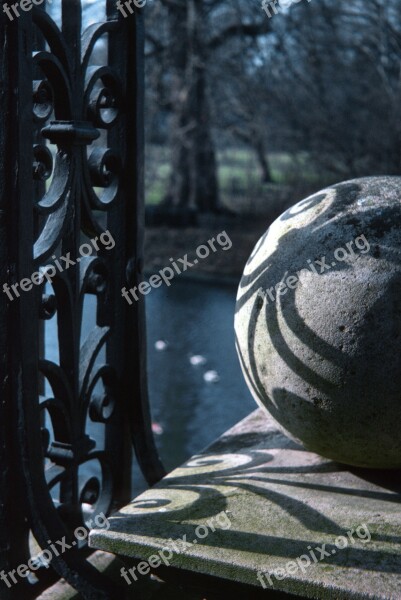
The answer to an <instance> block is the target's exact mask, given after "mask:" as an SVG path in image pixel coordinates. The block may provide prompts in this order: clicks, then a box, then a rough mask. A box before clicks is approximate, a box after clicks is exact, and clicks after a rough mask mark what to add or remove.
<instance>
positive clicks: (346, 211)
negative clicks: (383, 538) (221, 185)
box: [235, 177, 401, 468]
mask: <svg viewBox="0 0 401 600" xmlns="http://www.w3.org/2000/svg"><path fill="white" fill-rule="evenodd" d="M290 277H291V278H292V279H289V278H290ZM280 282H283V283H282V285H281V286H280V285H279V284H280ZM277 286H278V287H277ZM269 290H270V292H269ZM235 330H236V338H237V350H238V353H239V356H240V362H241V366H242V369H243V372H244V375H245V378H246V380H247V383H248V385H249V388H250V389H251V391H252V393H253V395H254V397H255V399H256V401H257V402H258V404H259V405H260V406H262V407H265V408H266V409H267V410H268V411H269V412H270V414H271V415H272V416H273V417H274V419H275V420H276V421H277V422H278V423H279V424H280V425H281V426H282V427H283V429H284V430H285V431H286V432H288V433H289V434H290V435H291V436H292V438H293V439H295V440H300V441H301V442H302V443H303V445H304V446H305V447H306V448H307V449H308V450H311V451H313V452H317V453H319V454H321V455H322V456H325V457H328V458H331V459H333V460H336V461H338V462H342V463H345V464H349V465H356V466H367V467H372V468H399V467H401V435H400V431H401V351H400V350H401V178H399V177H374V178H364V179H356V180H352V181H348V182H345V183H342V184H339V185H336V186H333V187H329V188H327V189H325V190H323V191H322V192H320V193H318V194H315V195H314V196H311V197H309V198H307V199H306V200H303V201H302V202H300V203H298V204H296V205H295V206H294V207H292V208H291V209H289V210H288V211H286V212H285V213H284V214H283V215H281V217H279V219H277V220H276V221H275V222H274V223H273V224H272V225H271V227H270V228H269V229H268V231H267V232H266V234H265V235H264V236H263V237H262V238H261V240H260V241H259V242H258V244H257V245H256V247H255V249H254V251H253V253H252V255H251V257H250V259H249V261H248V263H247V265H246V267H245V271H244V274H243V277H242V280H241V284H240V287H239V291H238V296H237V309H236V316H235Z"/></svg>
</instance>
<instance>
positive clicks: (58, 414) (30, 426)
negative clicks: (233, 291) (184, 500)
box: [0, 0, 163, 599]
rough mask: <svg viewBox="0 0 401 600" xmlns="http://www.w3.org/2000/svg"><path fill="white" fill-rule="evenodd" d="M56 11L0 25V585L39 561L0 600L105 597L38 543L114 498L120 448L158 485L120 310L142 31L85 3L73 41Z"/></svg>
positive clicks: (135, 336) (135, 183) (129, 234)
mask: <svg viewBox="0 0 401 600" xmlns="http://www.w3.org/2000/svg"><path fill="white" fill-rule="evenodd" d="M56 4H59V5H60V18H59V19H57V18H56V19H55V20H54V19H52V18H51V16H50V15H49V14H48V13H47V12H46V10H45V8H44V4H42V5H40V2H39V1H38V0H37V1H36V6H33V7H32V6H31V9H30V10H21V9H19V14H20V16H19V17H17V16H16V14H15V11H14V13H13V12H11V16H12V15H14V18H13V19H12V20H11V18H10V17H9V16H8V15H7V13H6V12H5V11H4V6H5V5H4V4H3V5H2V8H3V10H2V11H0V48H1V50H0V52H1V75H0V81H1V90H0V120H1V131H0V162H1V165H0V369H1V371H0V382H1V403H0V461H1V463H0V464H1V468H0V506H1V509H0V570H4V573H6V574H7V573H9V572H10V571H12V570H13V569H16V568H17V566H18V565H21V564H25V565H26V564H27V563H28V560H29V558H32V556H33V555H35V551H37V545H39V546H40V548H41V549H49V551H51V552H52V560H51V568H50V569H46V568H39V569H36V570H35V571H34V572H31V573H30V574H29V576H28V577H25V576H24V577H22V576H19V575H18V573H16V574H15V575H14V577H16V578H17V580H18V583H17V584H14V583H13V585H12V586H11V587H10V586H9V585H7V584H6V582H5V581H4V580H2V581H0V589H1V590H2V594H1V598H18V599H20V598H22V597H26V598H29V597H35V596H36V595H37V594H38V593H39V591H40V590H42V589H44V588H45V587H46V586H48V585H49V584H50V583H51V581H52V580H54V579H55V578H56V577H59V576H62V577H64V578H65V579H66V580H67V581H68V582H70V583H71V584H72V585H73V586H74V587H75V588H76V589H77V590H78V591H79V592H80V593H81V595H82V597H84V598H111V597H113V595H114V597H115V590H114V591H113V589H112V587H111V584H110V583H109V582H108V581H107V580H106V579H105V578H103V576H101V575H100V574H99V573H98V572H97V571H96V570H95V569H94V568H93V567H91V565H90V564H89V563H88V562H87V560H86V557H87V554H88V551H87V549H86V548H85V547H84V545H83V547H82V548H81V547H78V545H76V546H75V548H71V549H69V550H68V551H66V552H63V553H61V554H60V555H59V556H56V555H55V554H54V552H53V551H52V550H51V543H53V544H54V542H56V540H62V539H63V538H64V536H66V540H67V541H69V542H71V541H72V534H71V532H72V531H73V530H74V528H76V527H77V526H82V525H85V523H86V524H87V523H88V521H89V519H90V518H91V517H93V516H94V515H97V514H99V513H101V512H104V513H106V514H108V513H109V512H110V511H111V510H113V509H114V508H116V507H118V506H120V505H122V504H123V503H125V502H127V501H128V500H129V499H130V474H131V447H132V446H131V441H133V444H134V446H135V450H136V455H137V458H138V462H139V463H140V466H141V468H142V470H143V472H144V474H145V477H146V478H147V480H148V482H149V483H154V482H155V481H157V480H158V479H159V478H160V477H161V476H162V475H163V469H162V466H161V464H160V462H159V459H158V457H157V453H156V450H155V446H154V442H153V437H152V433H151V427H150V418H149V411H148V401H147V390H146V373H145V366H146V365H145V330H144V314H143V305H142V304H141V303H136V304H134V305H132V306H129V305H128V304H127V303H126V302H125V301H124V300H123V299H122V297H121V288H122V287H123V286H126V285H129V286H132V285H135V284H137V283H138V282H139V281H140V279H141V270H142V265H143V257H142V241H143V225H142V217H143V199H142V186H143V148H142V144H143V136H142V127H143V123H142V116H143V105H142V93H143V79H142V78H143V65H142V60H143V28H142V16H141V14H140V11H137V10H136V12H135V13H134V14H132V15H130V14H128V16H127V17H126V18H125V17H124V16H123V15H122V14H120V13H119V11H118V10H117V8H116V3H115V1H114V0H107V2H106V1H104V2H103V1H102V0H96V4H97V5H98V6H99V10H102V11H103V13H104V19H103V20H102V22H100V23H94V24H92V25H90V26H89V27H88V28H86V30H83V27H82V6H81V1H80V0H53V3H52V6H55V5H56ZM103 4H104V6H103ZM18 6H19V5H18ZM105 232H108V233H105ZM102 240H103V241H104V240H108V244H106V243H103V242H102ZM113 242H114V244H115V245H114V247H113ZM84 249H85V252H84ZM67 261H68V262H67ZM72 263H75V264H72ZM4 284H6V285H4ZM88 302H89V304H88ZM84 313H85V315H84ZM91 319H92V320H93V323H92V325H91V328H90V332H89V334H88V335H86V336H84V334H83V330H82V324H83V322H84V323H85V324H86V327H85V329H87V325H88V322H89V320H91ZM53 322H56V323H57V328H56V329H54V332H55V333H54V336H55V341H56V342H57V348H56V349H55V353H56V355H57V354H58V356H59V360H58V361H57V360H56V359H55V358H54V356H53V357H51V358H50V357H49V354H48V344H45V339H47V340H48V341H49V331H50V330H49V324H50V323H53ZM35 548H36V550H35ZM36 566H37V565H36ZM9 581H11V582H12V578H11V579H9Z"/></svg>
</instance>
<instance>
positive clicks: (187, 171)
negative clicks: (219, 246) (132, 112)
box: [164, 0, 219, 212]
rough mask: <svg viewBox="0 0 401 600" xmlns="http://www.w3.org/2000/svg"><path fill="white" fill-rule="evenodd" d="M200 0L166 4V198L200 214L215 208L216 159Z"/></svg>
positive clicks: (167, 201) (216, 187) (168, 202)
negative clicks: (168, 109) (168, 120)
mask: <svg viewBox="0 0 401 600" xmlns="http://www.w3.org/2000/svg"><path fill="white" fill-rule="evenodd" d="M202 6H203V0H186V1H185V2H182V3H175V4H171V5H170V6H169V17H168V18H169V27H170V36H171V39H174V41H175V43H174V47H173V50H172V55H171V59H172V71H173V76H172V85H171V89H172V98H171V106H172V111H173V115H172V123H171V167H172V172H171V177H170V182H169V187H168V190H167V193H166V196H165V199H164V202H165V203H166V204H167V205H169V206H173V207H179V208H187V209H189V210H196V211H199V212H208V211H211V212H216V211H217V210H218V206H219V197H218V181H217V161H216V153H215V148H214V143H213V139H212V134H211V115H210V107H209V101H208V94H207V83H206V68H207V58H208V56H207V50H206V48H205V44H204V42H203V39H202V35H203V34H202V28H203V27H204V26H205V19H206V15H205V14H204V11H203V10H202Z"/></svg>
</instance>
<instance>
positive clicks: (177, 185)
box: [147, 0, 270, 212]
mask: <svg viewBox="0 0 401 600" xmlns="http://www.w3.org/2000/svg"><path fill="white" fill-rule="evenodd" d="M160 5H161V7H162V9H160V7H159V8H158V9H156V11H155V13H154V14H153V15H152V13H151V11H149V18H148V35H147V41H148V54H149V57H150V58H151V59H153V61H157V60H161V61H162V63H163V64H164V65H165V66H166V71H164V72H163V73H162V74H161V75H162V79H163V83H164V85H161V86H160V98H161V104H163V106H164V107H165V108H168V110H169V111H170V113H171V122H170V131H171V135H170V151H171V178H170V183H169V187H168V190H167V191H166V195H165V198H164V202H165V203H166V204H168V205H169V206H174V207H179V208H181V209H184V208H185V209H190V210H197V211H201V212H207V211H211V212H216V211H219V209H220V206H219V190H218V181H217V161H216V151H215V143H214V140H213V136H212V121H211V107H210V87H211V82H210V79H209V66H210V64H211V62H212V61H213V57H214V56H215V55H216V53H217V52H218V51H219V50H220V49H221V48H222V47H223V46H224V45H226V44H228V43H229V42H230V41H231V40H233V39H234V38H236V39H238V38H241V37H252V38H254V37H258V36H261V35H264V34H266V32H268V31H269V30H270V22H269V20H268V19H267V18H266V16H265V15H264V13H263V12H262V11H261V8H260V4H259V2H254V1H252V2H249V0H247V1H246V2H245V1H243V0H238V1H237V3H236V4H235V6H234V7H233V6H232V4H230V3H228V2H221V1H219V0H160ZM251 5H252V6H251ZM156 13H157V14H158V17H156ZM161 14H163V17H164V19H165V23H166V26H165V28H164V34H163V35H161V32H160V29H161V25H160V22H158V21H157V18H160V15H161ZM153 28H154V29H155V31H156V33H155V31H154V30H153ZM158 30H159V32H160V35H158V33H157V31H158ZM166 89H167V90H168V92H167V93H166V91H165V90H166Z"/></svg>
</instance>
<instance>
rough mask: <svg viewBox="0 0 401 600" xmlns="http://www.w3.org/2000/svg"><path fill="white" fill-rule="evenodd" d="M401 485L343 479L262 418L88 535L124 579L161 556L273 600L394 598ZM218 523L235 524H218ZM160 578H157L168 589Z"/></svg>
mask: <svg viewBox="0 0 401 600" xmlns="http://www.w3.org/2000/svg"><path fill="white" fill-rule="evenodd" d="M393 479H396V483H394V482H393ZM400 481H401V480H400V478H399V477H394V472H392V471H390V472H377V471H370V470H366V469H364V470H361V469H348V468H346V467H343V466H340V465H338V464H335V463H332V462H330V461H328V460H327V459H324V458H321V457H320V456H318V455H316V454H312V453H310V452H307V451H305V450H303V448H302V447H301V446H299V445H297V444H295V443H294V442H293V441H291V440H290V439H289V438H288V437H286V436H284V435H283V434H282V433H281V432H280V431H279V430H278V428H277V426H276V424H275V422H274V421H273V419H272V418H271V417H270V416H269V415H267V414H266V412H265V411H264V410H263V411H262V410H261V409H259V410H257V411H255V412H254V413H252V415H250V416H249V417H247V418H246V419H245V420H244V421H242V422H241V423H239V424H238V425H236V426H235V427H234V428H233V429H231V430H230V431H228V432H227V433H226V434H225V435H224V436H223V437H222V438H220V439H219V440H218V441H217V442H215V443H214V444H213V445H212V446H211V447H209V448H208V449H207V450H206V451H205V452H203V453H202V454H201V455H198V456H194V457H193V458H192V459H190V460H189V461H188V462H187V463H185V464H184V465H183V466H182V467H180V468H178V469H176V470H175V471H173V472H172V473H170V474H169V475H168V476H167V477H165V478H164V479H163V480H162V481H161V482H160V483H158V484H157V485H156V486H155V487H153V488H152V489H150V490H147V491H146V492H144V493H143V494H142V495H141V496H139V497H138V498H136V499H135V500H133V501H132V502H131V503H130V504H129V505H128V506H126V507H124V508H123V509H121V511H119V512H118V513H116V514H115V516H113V517H111V518H110V528H109V529H108V530H106V529H95V530H93V531H92V532H91V534H90V545H91V546H92V547H93V548H100V549H102V550H105V551H107V552H113V553H115V554H118V555H120V556H121V557H126V558H125V562H126V567H127V568H131V566H134V565H135V564H136V561H137V560H141V561H144V562H145V563H147V564H149V565H150V564H151V563H153V564H155V562H154V558H152V559H151V557H155V556H156V557H158V556H160V553H161V552H162V551H163V549H164V550H165V552H164V555H163V556H165V557H166V560H168V563H169V565H171V567H177V568H180V569H183V570H184V571H192V572H194V573H198V574H203V575H209V576H212V577H218V578H220V579H224V580H227V581H230V582H238V583H242V584H248V585H249V586H253V588H254V589H255V590H257V589H259V590H260V591H261V592H263V593H264V594H266V598H270V597H271V596H270V594H269V592H270V591H271V590H282V591H285V592H287V593H290V594H295V595H299V596H301V597H303V598H319V599H320V600H324V599H327V600H333V599H336V600H362V599H371V600H372V599H374V600H389V599H390V598H394V599H396V598H400V589H401V545H400V541H401V519H400V502H401V483H400ZM223 512H224V513H225V514H226V515H227V516H228V520H227V519H222V518H220V519H218V515H219V514H220V515H221V513H223ZM211 523H212V524H213V529H212V527H211ZM205 527H206V528H207V531H206V533H207V535H205ZM198 528H200V530H199V529H198ZM199 532H201V537H200V533H199ZM184 540H185V543H184ZM344 540H345V541H344ZM347 540H348V541H347ZM174 548H176V550H174ZM167 549H170V550H171V552H167V551H166V550H167ZM177 550H178V551H177ZM312 552H313V553H314V554H315V556H316V559H317V562H316V560H315V558H314V557H313V554H312ZM305 556H306V557H307V558H308V560H309V563H310V564H309V563H308V560H306V558H302V557H305ZM129 557H131V558H132V561H131V560H130V559H129ZM159 562H160V561H159ZM294 563H295V566H294ZM162 567H163V562H162V563H161V566H160V567H157V566H156V567H155V568H152V569H151V571H152V572H153V573H154V574H155V575H158V576H160V577H161V578H162V579H163V578H164V577H165V576H166V575H168V573H167V574H166V572H165V571H164V572H162ZM146 570H147V569H146ZM167 571H168V569H167ZM134 575H135V576H136V577H137V579H138V581H140V580H141V577H142V576H141V575H140V574H139V575H138V571H135V572H134ZM171 577H175V580H176V581H177V582H179V581H180V577H179V575H178V576H177V574H176V573H175V574H174V575H171V574H170V578H171ZM269 577H270V580H269ZM194 579H195V578H194ZM131 581H132V582H133V579H132V578H131ZM213 582H214V586H213ZM121 583H122V584H123V585H124V579H123V578H122V577H121ZM210 583H211V589H212V590H214V591H215V588H216V584H215V581H214V580H211V581H210ZM202 585H203V584H202ZM126 586H127V589H133V592H134V591H135V589H136V588H135V587H134V586H133V585H131V586H130V585H129V582H127V584H126ZM263 587H264V588H265V589H264V591H263ZM135 597H136V596H135ZM205 597H206V598H208V597H209V594H208V591H207V590H205ZM221 597H224V595H223V594H221ZM237 597H238V598H242V597H243V596H242V595H241V594H240V593H238V595H233V598H237ZM247 597H248V596H247ZM252 597H253V596H252ZM258 597H259V596H258ZM219 598H220V596H219Z"/></svg>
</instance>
